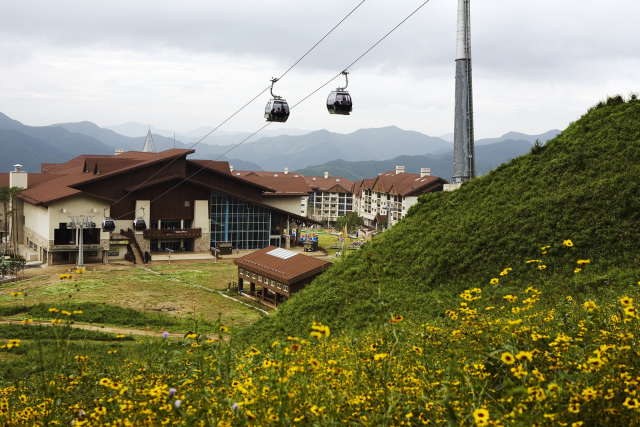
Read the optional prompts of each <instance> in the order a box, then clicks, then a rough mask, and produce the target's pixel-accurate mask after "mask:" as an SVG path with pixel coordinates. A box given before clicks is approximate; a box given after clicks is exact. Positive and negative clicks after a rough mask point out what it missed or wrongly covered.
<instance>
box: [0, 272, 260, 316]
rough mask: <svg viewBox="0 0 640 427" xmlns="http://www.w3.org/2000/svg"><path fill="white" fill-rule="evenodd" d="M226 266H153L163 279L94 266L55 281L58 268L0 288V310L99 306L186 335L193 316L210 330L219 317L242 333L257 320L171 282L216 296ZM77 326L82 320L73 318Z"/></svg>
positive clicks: (224, 280) (225, 277) (235, 307)
mask: <svg viewBox="0 0 640 427" xmlns="http://www.w3.org/2000/svg"><path fill="white" fill-rule="evenodd" d="M232 266H233V263H229V262H227V263H217V264H214V263H205V262H201V261H200V262H195V261H194V262H181V263H180V264H171V265H169V264H166V265H165V264H159V265H156V266H154V269H157V270H158V271H159V272H162V273H164V274H167V273H169V274H170V276H171V277H168V276H165V275H160V274H154V273H151V272H148V271H144V270H142V269H140V268H136V267H133V266H105V265H96V266H95V268H94V267H93V266H91V268H88V269H87V271H86V272H85V273H83V274H82V275H72V278H71V279H64V280H62V279H60V278H59V274H60V272H62V270H61V269H60V267H51V268H43V269H39V270H41V271H38V273H39V274H40V275H41V274H43V273H44V274H46V276H45V277H38V278H35V279H33V280H30V281H26V282H22V283H16V284H5V285H2V286H0V308H4V307H7V306H16V305H25V306H33V305H36V304H38V303H44V304H45V305H47V306H51V307H56V308H59V309H61V310H62V309H64V304H67V305H73V304H82V303H93V304H101V303H105V304H106V305H107V306H117V307H122V308H125V309H133V310H136V311H140V312H143V313H146V314H148V315H149V316H151V317H150V318H155V319H158V316H160V319H161V318H162V316H166V317H169V318H171V319H183V320H184V321H183V322H178V323H177V324H179V325H180V326H179V328H180V329H187V328H188V325H189V324H190V323H189V322H187V321H186V320H187V319H189V318H193V317H194V315H195V316H198V317H200V318H202V319H203V320H205V321H207V322H210V323H211V324H213V323H215V321H216V320H217V319H218V316H220V318H221V321H222V322H223V323H224V324H225V325H226V326H228V327H230V328H232V329H244V328H245V327H247V326H249V325H250V324H252V323H253V322H255V321H256V320H258V319H259V318H260V317H261V316H262V314H261V313H260V312H258V311H257V310H254V309H251V308H249V307H247V306H245V305H243V304H240V303H238V302H235V301H233V300H231V299H229V298H225V297H223V296H222V295H220V294H218V293H213V292H207V291H206V290H203V289H200V288H198V287H196V286H193V285H191V284H187V283H181V282H178V281H176V280H173V279H172V277H175V278H176V279H184V280H187V281H189V282H192V283H198V284H202V285H204V286H206V287H209V288H211V289H220V290H222V289H226V286H227V282H228V281H229V280H232V279H231V277H232V276H231V273H232V272H233V271H235V269H234V268H232ZM47 273H49V274H47ZM12 292H13V293H15V292H21V293H22V295H19V296H11V293H12ZM22 317H24V315H22V316H21V315H20V314H19V313H18V314H15V315H14V316H13V318H16V319H21V318H22ZM5 318H6V316H5ZM78 321H82V320H81V319H80V318H79V319H78ZM153 323H158V322H153ZM172 323H173V324H174V325H177V324H176V322H172ZM105 324H108V323H105ZM175 327H176V326H174V328H175Z"/></svg>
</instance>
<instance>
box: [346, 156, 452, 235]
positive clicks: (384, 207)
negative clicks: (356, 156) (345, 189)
mask: <svg viewBox="0 0 640 427" xmlns="http://www.w3.org/2000/svg"><path fill="white" fill-rule="evenodd" d="M445 184H447V181H445V180H444V179H442V178H439V177H437V176H431V170H430V169H428V168H422V170H421V172H420V174H414V173H405V172H404V166H396V170H395V172H394V171H389V172H385V173H382V174H380V175H378V177H377V178H375V179H364V180H362V181H357V182H355V183H354V185H353V190H352V191H353V194H354V205H355V206H356V207H357V212H358V215H360V216H361V217H363V218H364V222H365V225H368V226H370V227H375V226H377V224H378V223H380V222H381V221H385V220H386V221H390V223H391V225H393V224H395V223H396V222H398V221H400V220H401V219H402V218H404V216H405V215H406V214H407V211H408V210H409V208H410V207H411V206H413V205H415V204H416V203H418V197H419V196H420V195H422V194H425V193H431V192H436V191H442V188H443V185H445Z"/></svg>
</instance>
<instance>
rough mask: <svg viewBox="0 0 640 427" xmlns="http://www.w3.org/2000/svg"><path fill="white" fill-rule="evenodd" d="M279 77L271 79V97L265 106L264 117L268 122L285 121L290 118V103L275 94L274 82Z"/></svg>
mask: <svg viewBox="0 0 640 427" xmlns="http://www.w3.org/2000/svg"><path fill="white" fill-rule="evenodd" d="M277 81H278V79H271V96H272V97H273V98H271V99H270V100H269V102H267V106H266V107H265V108H264V118H265V119H267V121H268V122H280V123H284V122H286V121H287V119H288V118H289V104H287V100H286V99H284V98H282V97H280V96H276V95H274V94H273V84H274V83H275V82H277Z"/></svg>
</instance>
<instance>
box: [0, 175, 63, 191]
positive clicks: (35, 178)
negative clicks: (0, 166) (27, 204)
mask: <svg viewBox="0 0 640 427" xmlns="http://www.w3.org/2000/svg"><path fill="white" fill-rule="evenodd" d="M10 176H11V175H10V173H8V172H7V173H0V187H8V186H9V184H10V182H9V180H10ZM49 179H51V177H49V176H46V175H44V174H41V173H30V174H28V175H27V186H29V187H33V186H34V185H38V184H40V183H41V182H43V181H47V180H49Z"/></svg>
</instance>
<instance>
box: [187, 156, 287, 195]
mask: <svg viewBox="0 0 640 427" xmlns="http://www.w3.org/2000/svg"><path fill="white" fill-rule="evenodd" d="M187 162H188V163H193V164H196V165H198V166H200V167H202V168H204V169H208V170H210V171H213V172H218V173H221V174H223V175H228V176H233V178H235V179H237V180H239V181H243V182H247V183H249V184H251V185H253V186H255V187H258V188H260V189H262V190H263V191H269V192H274V191H275V190H274V189H273V188H271V187H267V186H266V185H262V184H261V183H259V182H254V181H251V180H248V179H245V177H243V176H241V175H237V174H236V173H231V169H230V168H229V162H213V161H211V160H187Z"/></svg>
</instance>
